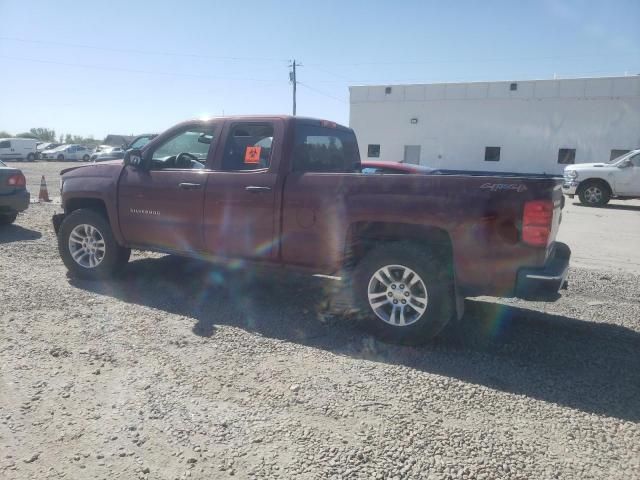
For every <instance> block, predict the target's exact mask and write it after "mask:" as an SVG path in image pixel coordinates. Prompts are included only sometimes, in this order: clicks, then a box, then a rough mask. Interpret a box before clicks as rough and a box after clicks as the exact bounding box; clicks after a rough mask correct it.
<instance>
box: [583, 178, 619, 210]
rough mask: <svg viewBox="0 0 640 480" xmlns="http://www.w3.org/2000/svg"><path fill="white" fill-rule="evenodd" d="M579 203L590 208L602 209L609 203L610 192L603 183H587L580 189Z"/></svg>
mask: <svg viewBox="0 0 640 480" xmlns="http://www.w3.org/2000/svg"><path fill="white" fill-rule="evenodd" d="M578 196H579V197H580V203H582V204H583V205H588V206H590V207H602V206H604V205H606V204H607V203H609V199H610V198H611V191H610V190H609V187H608V186H607V185H606V184H605V183H603V182H597V181H589V182H586V183H585V184H584V185H583V186H581V188H580V192H579V193H578Z"/></svg>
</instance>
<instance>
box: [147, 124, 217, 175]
mask: <svg viewBox="0 0 640 480" xmlns="http://www.w3.org/2000/svg"><path fill="white" fill-rule="evenodd" d="M214 133H215V127H214V126H211V125H198V126H193V127H190V128H188V129H187V130H183V131H181V132H179V133H178V134H176V135H174V136H173V137H172V138H170V139H169V140H167V141H165V142H164V143H162V144H160V145H159V146H158V147H157V148H156V149H155V150H154V152H153V154H152V161H151V163H152V167H151V168H152V169H154V170H162V169H168V168H178V169H202V168H204V167H205V164H206V163H207V155H208V154H209V148H210V147H211V146H212V145H213V144H214V141H215V135H214Z"/></svg>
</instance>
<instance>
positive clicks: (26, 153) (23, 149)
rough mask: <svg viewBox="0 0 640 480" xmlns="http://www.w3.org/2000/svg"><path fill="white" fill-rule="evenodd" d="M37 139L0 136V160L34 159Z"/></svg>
mask: <svg viewBox="0 0 640 480" xmlns="http://www.w3.org/2000/svg"><path fill="white" fill-rule="evenodd" d="M38 143H40V141H39V140H35V139H33V138H0V160H27V161H28V162H33V161H34V160H35V159H36V152H37V150H36V146H37V145H38Z"/></svg>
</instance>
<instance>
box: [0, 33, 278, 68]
mask: <svg viewBox="0 0 640 480" xmlns="http://www.w3.org/2000/svg"><path fill="white" fill-rule="evenodd" d="M0 40H9V41H13V42H23V43H35V44H42V45H57V46H60V47H70V48H85V49H90V50H103V51H106V52H117V53H135V54H137V55H161V56H168V57H189V58H206V59H209V60H225V61H243V62H244V61H246V62H255V61H261V62H278V63H283V62H286V61H287V60H286V59H281V58H267V57H227V56H215V55H206V54H201V53H186V52H166V51H158V50H136V49H129V48H115V47H103V46H97V45H83V44H78V43H66V42H57V41H52V40H35V39H28V38H16V37H4V36H0Z"/></svg>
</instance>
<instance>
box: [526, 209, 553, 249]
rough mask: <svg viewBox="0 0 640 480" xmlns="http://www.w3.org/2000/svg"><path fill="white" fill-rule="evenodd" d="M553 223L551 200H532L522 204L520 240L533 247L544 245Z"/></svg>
mask: <svg viewBox="0 0 640 480" xmlns="http://www.w3.org/2000/svg"><path fill="white" fill-rule="evenodd" d="M552 225H553V202H552V201H551V200H533V201H530V202H527V203H525V204H524V215H523V216H522V241H523V242H524V243H527V244H529V245H532V246H534V247H546V246H547V244H548V242H549V237H550V236H551V228H552Z"/></svg>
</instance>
